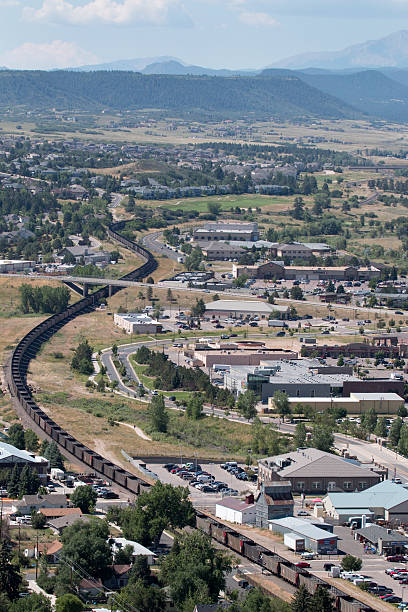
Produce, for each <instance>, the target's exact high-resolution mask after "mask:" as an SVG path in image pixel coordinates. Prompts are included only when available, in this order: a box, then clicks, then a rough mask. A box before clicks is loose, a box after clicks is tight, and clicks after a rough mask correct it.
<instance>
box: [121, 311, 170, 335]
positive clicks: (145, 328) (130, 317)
mask: <svg viewBox="0 0 408 612" xmlns="http://www.w3.org/2000/svg"><path fill="white" fill-rule="evenodd" d="M113 322H114V323H115V325H117V326H118V327H120V328H121V329H124V330H125V332H126V333H127V334H158V333H160V332H161V331H162V329H163V326H162V325H161V324H160V323H159V322H158V321H156V320H155V319H152V318H151V317H149V315H147V314H144V313H143V314H138V313H129V314H122V313H115V314H114V315H113Z"/></svg>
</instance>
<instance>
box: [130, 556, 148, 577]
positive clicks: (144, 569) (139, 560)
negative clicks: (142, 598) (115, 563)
mask: <svg viewBox="0 0 408 612" xmlns="http://www.w3.org/2000/svg"><path fill="white" fill-rule="evenodd" d="M149 578H150V567H149V563H148V559H147V557H146V556H145V555H138V556H137V557H136V559H135V562H134V563H133V565H132V569H131V570H130V574H129V584H132V583H133V582H137V581H138V580H141V581H142V582H143V583H145V584H147V582H148V581H149Z"/></svg>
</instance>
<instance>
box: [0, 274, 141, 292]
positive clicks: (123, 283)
mask: <svg viewBox="0 0 408 612" xmlns="http://www.w3.org/2000/svg"><path fill="white" fill-rule="evenodd" d="M0 276H2V277H5V278H23V279H24V280H27V281H30V280H39V279H45V280H54V281H55V280H57V281H62V282H63V283H75V284H81V285H83V295H84V296H86V295H88V289H89V286H90V285H102V286H105V285H108V287H109V288H111V287H145V286H149V285H148V283H141V282H137V281H131V280H119V279H118V278H93V277H92V276H68V275H66V274H63V275H62V274H61V275H58V276H57V275H53V274H5V273H2V274H0ZM109 295H110V293H109Z"/></svg>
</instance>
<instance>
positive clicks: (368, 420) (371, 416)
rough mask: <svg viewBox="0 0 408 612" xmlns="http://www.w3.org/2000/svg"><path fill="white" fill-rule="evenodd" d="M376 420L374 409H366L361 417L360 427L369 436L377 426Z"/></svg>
mask: <svg viewBox="0 0 408 612" xmlns="http://www.w3.org/2000/svg"><path fill="white" fill-rule="evenodd" d="M377 419H378V416H377V413H376V411H375V408H368V409H367V410H366V411H365V412H363V414H362V415H361V426H362V427H363V429H365V430H366V431H368V433H370V434H371V433H373V432H374V429H375V426H376V425H377Z"/></svg>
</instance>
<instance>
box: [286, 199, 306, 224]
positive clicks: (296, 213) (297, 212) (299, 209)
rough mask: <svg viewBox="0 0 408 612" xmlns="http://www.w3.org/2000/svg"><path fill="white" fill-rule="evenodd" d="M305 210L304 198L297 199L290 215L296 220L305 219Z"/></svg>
mask: <svg viewBox="0 0 408 612" xmlns="http://www.w3.org/2000/svg"><path fill="white" fill-rule="evenodd" d="M304 208H305V203H304V202H303V198H301V197H297V198H295V200H294V202H293V208H292V210H291V211H289V212H290V215H291V216H292V217H293V218H294V219H303V217H304V214H305V213H304Z"/></svg>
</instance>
